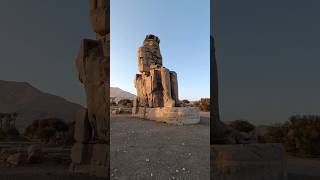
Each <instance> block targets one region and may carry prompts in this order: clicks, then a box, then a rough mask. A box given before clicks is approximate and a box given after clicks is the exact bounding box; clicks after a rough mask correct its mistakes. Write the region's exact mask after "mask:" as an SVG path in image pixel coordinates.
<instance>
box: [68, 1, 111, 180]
mask: <svg viewBox="0 0 320 180" xmlns="http://www.w3.org/2000/svg"><path fill="white" fill-rule="evenodd" d="M88 2H89V14H90V19H91V28H92V30H93V31H94V32H95V33H96V40H90V39H84V40H82V42H81V46H80V51H79V54H78V57H77V59H76V67H77V70H78V72H79V73H78V76H79V80H80V81H81V83H82V84H83V86H84V89H85V92H86V96H87V109H83V110H81V111H80V112H78V113H77V115H76V119H75V121H76V125H75V135H74V136H75V140H76V143H75V144H74V146H73V148H72V152H71V159H72V164H71V165H70V170H71V172H74V173H82V174H89V175H93V176H98V177H105V178H107V179H108V178H110V174H109V171H110V163H109V160H110V152H109V146H110V130H109V129H110V0H88Z"/></svg>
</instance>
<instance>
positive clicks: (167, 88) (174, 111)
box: [132, 34, 200, 124]
mask: <svg viewBox="0 0 320 180" xmlns="http://www.w3.org/2000/svg"><path fill="white" fill-rule="evenodd" d="M159 44H160V39H159V38H158V37H157V36H155V35H152V34H149V35H147V36H146V38H145V40H144V42H143V45H142V46H141V47H140V48H139V49H138V69H139V71H140V73H141V74H136V75H135V77H134V85H135V88H136V89H137V97H136V98H135V99H134V102H133V109H132V114H133V115H134V116H136V117H140V118H144V119H150V120H155V121H161V122H167V123H171V124H196V123H199V122H200V115H199V110H198V109H197V108H185V107H179V106H180V101H179V93H178V77H177V73H176V72H174V71H170V70H169V69H168V68H166V67H164V66H163V64H162V56H161V52H160V46H159Z"/></svg>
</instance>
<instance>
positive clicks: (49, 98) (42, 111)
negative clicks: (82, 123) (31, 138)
mask: <svg viewBox="0 0 320 180" xmlns="http://www.w3.org/2000/svg"><path fill="white" fill-rule="evenodd" d="M81 108H82V106H81V105H79V104H76V103H72V102H69V101H67V100H65V99H63V98H61V97H59V96H55V95H52V94H48V93H44V92H41V91H40V90H38V89H37V88H35V87H33V86H32V85H30V84H29V83H26V82H13V81H3V80H0V112H4V113H6V112H17V113H18V114H19V115H18V118H17V121H16V127H17V128H18V129H19V130H20V131H21V130H22V132H23V131H24V129H25V128H26V127H27V126H28V125H29V124H31V123H32V121H34V120H36V119H44V118H51V117H55V118H61V119H63V120H65V121H72V120H73V118H74V115H75V113H76V112H77V111H79V110H80V109H81Z"/></svg>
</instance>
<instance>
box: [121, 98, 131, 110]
mask: <svg viewBox="0 0 320 180" xmlns="http://www.w3.org/2000/svg"><path fill="white" fill-rule="evenodd" d="M118 106H121V107H125V108H132V107H133V101H132V100H130V99H121V100H120V101H119V102H118Z"/></svg>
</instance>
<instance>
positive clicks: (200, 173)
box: [111, 115, 210, 180]
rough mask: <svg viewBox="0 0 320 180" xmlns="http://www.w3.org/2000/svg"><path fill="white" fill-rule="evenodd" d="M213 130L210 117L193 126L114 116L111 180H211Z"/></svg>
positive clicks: (112, 121) (112, 125) (112, 120)
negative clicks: (210, 125)
mask: <svg viewBox="0 0 320 180" xmlns="http://www.w3.org/2000/svg"><path fill="white" fill-rule="evenodd" d="M209 129H210V127H209V116H208V115H206V117H202V120H201V123H200V124H198V125H189V126H176V125H168V124H165V123H159V122H153V121H148V120H141V119H136V118H132V117H130V116H128V115H118V116H112V117H111V179H117V180H126V179H130V180H167V179H168V180H169V179H179V180H206V179H209V177H210V162H209V160H210V159H209V157H210V154H209V153H210V147H209V143H210V142H209V132H210V131H209Z"/></svg>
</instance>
